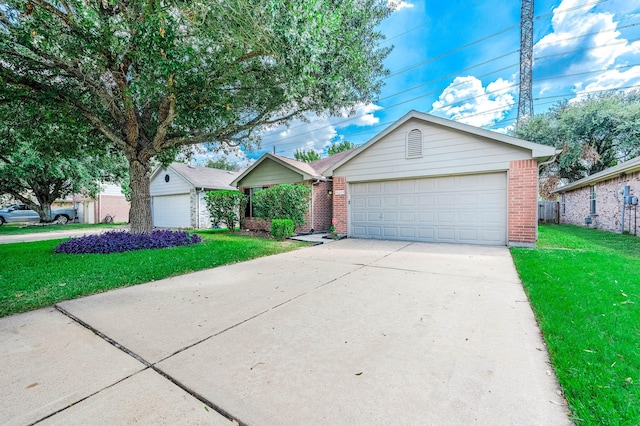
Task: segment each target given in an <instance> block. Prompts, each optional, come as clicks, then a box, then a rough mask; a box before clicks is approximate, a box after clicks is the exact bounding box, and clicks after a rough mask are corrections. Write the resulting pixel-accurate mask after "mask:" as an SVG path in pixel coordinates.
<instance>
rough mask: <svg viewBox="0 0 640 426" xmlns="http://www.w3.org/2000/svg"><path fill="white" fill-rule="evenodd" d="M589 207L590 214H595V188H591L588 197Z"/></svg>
mask: <svg viewBox="0 0 640 426" xmlns="http://www.w3.org/2000/svg"><path fill="white" fill-rule="evenodd" d="M589 205H590V207H591V209H590V210H591V214H597V211H596V187H595V186H592V187H591V195H590V196H589Z"/></svg>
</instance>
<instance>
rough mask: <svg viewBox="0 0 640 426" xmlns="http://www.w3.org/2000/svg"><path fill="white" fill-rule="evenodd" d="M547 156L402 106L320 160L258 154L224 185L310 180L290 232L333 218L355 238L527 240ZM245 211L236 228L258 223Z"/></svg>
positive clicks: (251, 187)
mask: <svg viewBox="0 0 640 426" xmlns="http://www.w3.org/2000/svg"><path fill="white" fill-rule="evenodd" d="M555 154H556V150H555V149H554V148H553V147H549V146H544V145H539V144H535V143H531V142H527V141H523V140H520V139H516V138H513V137H510V136H506V135H503V134H499V133H495V132H491V131H488V130H484V129H479V128H476V127H472V126H468V125H465V124H460V123H456V122H453V121H450V120H446V119H443V118H439V117H435V116H432V115H428V114H424V113H420V112H417V111H411V112H409V113H408V114H406V115H405V116H404V117H402V118H400V119H399V120H398V121H396V122H395V123H393V124H392V125H390V126H389V127H387V128H386V129H385V130H383V131H382V132H380V133H379V134H378V135H376V136H375V137H373V138H372V139H371V140H369V141H368V142H367V143H365V144H364V145H361V146H360V147H358V148H356V149H353V150H351V151H348V152H345V153H340V154H337V155H335V156H331V157H328V158H325V159H323V160H320V161H319V162H313V163H309V164H307V163H301V162H298V161H295V160H292V159H289V158H286V157H282V156H277V155H273V154H265V155H264V156H262V157H261V158H260V159H259V160H258V161H257V162H256V163H254V164H253V165H252V166H251V167H249V168H248V169H247V170H245V171H244V172H243V173H242V174H241V175H240V176H238V178H236V179H235V180H234V181H233V182H232V183H231V184H232V185H235V186H238V187H239V188H240V190H242V191H244V193H245V194H247V195H248V196H249V197H250V198H251V197H252V195H253V194H254V193H255V192H256V191H260V190H261V189H263V188H265V187H269V186H272V185H277V184H282V183H301V184H307V185H312V186H313V187H314V193H313V194H314V197H313V203H312V204H313V205H312V206H310V207H311V208H310V213H309V217H308V219H309V220H308V221H307V225H306V226H305V227H303V228H301V229H299V231H305V230H310V229H315V230H327V229H328V227H329V226H330V225H331V223H334V224H335V227H336V232H337V233H339V234H345V235H348V236H350V237H356V238H377V239H391V240H407V241H425V242H447V243H465V244H491V245H523V246H531V245H533V244H535V241H536V238H537V192H538V191H537V189H538V162H540V161H546V160H548V159H549V158H551V157H552V156H553V155H555ZM328 214H330V215H331V216H327V215H328ZM247 216H248V217H247V219H246V220H245V226H247V227H252V226H258V225H259V224H258V223H257V222H256V221H255V220H254V219H253V218H252V215H251V207H249V208H248V209H247ZM263 225H264V224H263Z"/></svg>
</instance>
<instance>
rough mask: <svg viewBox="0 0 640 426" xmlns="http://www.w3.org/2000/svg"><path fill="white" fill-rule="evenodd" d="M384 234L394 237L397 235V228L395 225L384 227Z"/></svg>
mask: <svg viewBox="0 0 640 426" xmlns="http://www.w3.org/2000/svg"><path fill="white" fill-rule="evenodd" d="M384 236H385V237H386V238H394V237H397V236H398V228H396V227H385V228H384Z"/></svg>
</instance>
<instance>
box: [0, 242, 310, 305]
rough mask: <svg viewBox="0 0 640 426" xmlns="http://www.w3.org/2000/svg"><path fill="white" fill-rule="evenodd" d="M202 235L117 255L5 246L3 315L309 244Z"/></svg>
mask: <svg viewBox="0 0 640 426" xmlns="http://www.w3.org/2000/svg"><path fill="white" fill-rule="evenodd" d="M198 234H199V235H200V236H202V239H203V241H202V243H199V244H195V245H193V246H184V247H173V248H169V249H160V250H138V251H131V252H125V253H112V254H82V255H78V254H57V253H53V249H54V248H55V247H56V246H57V245H58V244H59V243H60V242H61V241H64V240H60V239H58V240H47V241H37V242H29V243H13V244H1V245H0V259H2V266H1V267H0V317H4V316H7V315H12V314H16V313H19V312H25V311H30V310H33V309H38V308H43V307H46V306H50V305H52V304H55V303H58V302H61V301H63V300H69V299H75V298H78V297H82V296H87V295H90V294H95V293H100V292H104V291H107V290H112V289H115V288H118V287H125V286H131V285H136V284H141V283H146V282H150V281H156V280H160V279H163V278H168V277H172V276H175V275H182V274H186V273H189V272H195V271H200V270H203V269H209V268H214V267H216V266H221V265H226V264H230V263H236V262H241V261H245V260H249V259H254V258H257V257H262V256H269V255H272V254H277V253H283V252H286V251H291V250H295V249H297V248H300V247H304V246H306V245H308V244H306V243H301V242H294V241H276V240H272V239H265V238H253V237H246V236H239V235H232V234H223V233H219V232H214V231H210V232H207V231H204V232H198Z"/></svg>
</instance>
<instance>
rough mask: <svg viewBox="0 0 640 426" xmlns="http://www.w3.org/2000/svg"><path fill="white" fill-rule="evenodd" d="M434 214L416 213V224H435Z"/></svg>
mask: <svg viewBox="0 0 640 426" xmlns="http://www.w3.org/2000/svg"><path fill="white" fill-rule="evenodd" d="M435 218H436V214H435V212H432V211H420V212H418V222H420V223H435V220H436V219H435Z"/></svg>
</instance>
